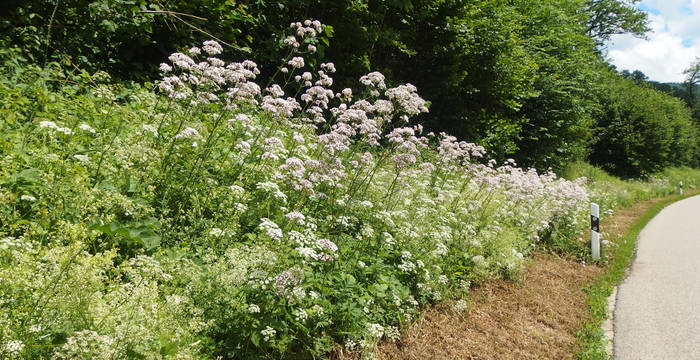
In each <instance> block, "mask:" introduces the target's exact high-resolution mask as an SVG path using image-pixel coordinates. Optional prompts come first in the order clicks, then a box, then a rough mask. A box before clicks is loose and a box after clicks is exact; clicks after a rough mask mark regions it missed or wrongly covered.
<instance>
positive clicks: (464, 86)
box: [0, 0, 700, 177]
mask: <svg viewBox="0 0 700 360" xmlns="http://www.w3.org/2000/svg"><path fill="white" fill-rule="evenodd" d="M637 2H638V1H637V0H632V1H629V0H536V1H533V0H479V1H473V0H382V1H379V0H286V1H281V0H243V1H234V0H197V1H190V0H170V1H151V0H64V1H60V0H26V1H25V0H23V1H19V0H9V1H5V2H4V3H3V4H2V5H0V14H2V15H0V33H1V34H3V35H2V37H3V40H2V41H3V43H4V44H5V46H6V47H7V46H19V47H22V48H23V49H25V50H26V51H25V56H26V57H27V59H28V61H32V62H35V63H38V64H44V63H46V62H47V61H55V60H65V59H70V62H71V63H72V64H73V65H75V66H76V67H79V68H81V69H85V70H87V71H91V72H92V71H95V70H98V69H102V70H107V71H109V72H111V73H112V74H114V75H115V76H118V77H119V78H121V79H124V80H137V81H144V80H147V79H153V78H155V73H156V72H157V64H158V63H159V62H161V61H163V60H164V59H165V57H166V56H167V55H168V54H169V53H170V52H172V51H174V50H178V49H183V48H185V47H187V46H189V45H191V44H195V43H199V42H201V40H204V39H208V38H216V39H218V40H220V41H222V42H225V43H227V44H228V46H226V56H228V57H229V58H232V59H242V58H250V59H253V60H255V61H256V62H257V63H258V64H259V65H260V68H261V70H262V72H263V74H262V76H270V75H271V74H272V73H273V72H274V71H275V70H276V69H277V67H278V66H279V63H280V61H281V59H280V55H279V54H281V50H282V48H283V47H282V42H283V40H284V32H285V31H286V30H287V29H288V27H289V23H290V22H292V21H297V20H299V19H319V20H321V21H322V22H323V23H324V24H329V25H332V27H333V29H332V31H327V32H326V33H324V35H323V36H322V37H320V38H319V41H318V44H317V50H318V52H319V54H320V56H321V57H322V58H324V59H327V60H329V61H332V62H334V63H335V65H336V68H337V69H338V73H337V74H336V76H335V81H336V85H337V86H338V87H339V88H342V87H345V86H347V85H350V84H354V83H355V82H356V79H358V78H359V77H360V76H361V75H363V74H365V73H367V72H369V71H380V72H382V73H384V74H385V75H386V76H387V78H388V81H389V82H390V83H400V82H410V83H412V84H414V85H416V86H417V87H418V89H419V92H420V94H421V96H423V97H424V98H426V99H427V100H429V101H430V103H431V104H430V113H429V114H426V115H424V116H423V117H422V118H421V119H419V121H421V122H422V123H423V125H425V126H426V127H427V128H428V129H430V130H433V131H446V132H449V133H452V134H454V135H456V136H458V137H459V138H461V139H465V140H470V141H475V142H478V143H480V144H482V145H484V146H485V147H486V148H487V150H488V151H489V153H490V155H491V156H492V157H493V158H496V159H499V160H505V159H507V158H514V159H516V160H517V161H518V163H519V164H521V165H524V166H534V167H536V168H538V169H541V170H545V169H547V168H550V167H551V168H553V169H555V170H556V169H560V168H561V167H562V166H563V165H564V164H566V163H568V162H570V161H572V160H578V159H588V160H589V161H591V162H593V163H594V164H597V165H600V166H602V167H603V168H605V169H606V170H609V171H611V172H613V173H615V174H617V175H621V176H625V177H639V176H645V175H648V174H650V173H653V172H655V171H657V170H659V169H662V168H664V167H666V166H669V165H691V166H696V165H698V164H699V163H700V152H699V150H698V119H697V118H696V119H695V120H693V118H692V116H691V110H690V109H689V107H688V106H687V105H688V104H690V102H688V101H680V100H678V99H676V98H674V97H672V96H670V95H667V94H666V93H665V92H663V91H657V90H655V89H654V88H653V87H651V86H649V85H647V84H641V83H639V81H635V79H634V78H633V77H629V76H622V75H620V74H618V73H617V72H616V71H615V69H614V68H613V67H612V66H610V65H609V64H608V63H606V62H605V60H604V58H603V56H602V55H601V52H600V48H601V46H602V45H603V44H604V42H605V41H606V40H608V39H609V38H610V36H612V35H614V34H619V33H632V34H636V35H643V34H644V33H645V32H646V31H648V26H647V19H646V15H645V14H644V13H643V12H641V11H639V10H637V9H636V8H635V7H634V4H635V3H637ZM330 37H332V38H333V40H332V41H328V40H329V38H330ZM73 65H71V66H73Z"/></svg>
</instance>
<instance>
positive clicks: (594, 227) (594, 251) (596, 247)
mask: <svg viewBox="0 0 700 360" xmlns="http://www.w3.org/2000/svg"><path fill="white" fill-rule="evenodd" d="M591 257H593V260H598V259H600V207H599V206H598V204H596V203H591Z"/></svg>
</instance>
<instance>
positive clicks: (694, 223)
mask: <svg viewBox="0 0 700 360" xmlns="http://www.w3.org/2000/svg"><path fill="white" fill-rule="evenodd" d="M614 328H615V335H614V352H615V359H619V360H628V359H635V360H640V359H650V360H651V359H653V360H665V359H669V360H684V359H689V360H691V359H693V360H694V359H700V196H695V197H692V198H688V199H685V200H682V201H679V202H677V203H674V204H672V205H670V206H668V207H667V208H665V209H664V210H662V211H661V212H660V213H659V214H658V215H657V216H656V217H655V218H654V219H652V220H651V221H650V222H649V224H647V226H646V227H645V228H644V229H643V230H642V232H641V234H640V237H639V242H638V250H637V257H636V259H635V260H634V263H633V264H632V269H631V272H630V275H629V277H628V278H627V279H626V280H625V281H624V282H623V283H622V285H620V287H619V290H618V293H617V303H616V305H615V315H614Z"/></svg>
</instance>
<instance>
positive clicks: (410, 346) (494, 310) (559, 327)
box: [336, 199, 662, 360]
mask: <svg viewBox="0 0 700 360" xmlns="http://www.w3.org/2000/svg"><path fill="white" fill-rule="evenodd" d="M660 200H662V199H654V200H650V201H644V202H640V203H637V204H636V205H634V206H633V207H631V208H627V209H624V210H621V211H619V212H617V213H616V214H615V215H614V216H613V217H612V218H611V219H609V220H608V221H606V222H605V223H603V224H602V226H603V229H604V231H606V233H607V234H606V235H607V236H606V238H608V239H612V240H613V241H614V240H615V239H616V238H618V237H619V236H620V235H622V234H625V233H626V231H627V230H628V229H629V228H630V227H631V226H632V224H633V223H634V221H635V220H636V219H637V217H638V216H640V215H641V214H644V213H645V212H646V210H647V209H649V208H650V207H652V206H653V205H654V204H655V203H657V202H658V201H660ZM603 271H604V269H603V268H601V267H599V266H595V265H584V264H581V263H580V262H578V261H575V260H573V259H567V258H562V257H559V256H556V255H551V254H544V253H536V254H535V255H534V258H533V260H532V261H530V262H529V264H528V265H527V266H526V268H525V271H524V272H523V276H522V279H521V280H520V281H515V282H514V281H509V280H491V281H487V282H485V283H483V284H481V285H479V286H477V287H476V288H475V289H473V290H472V292H471V303H470V304H469V308H468V310H466V311H464V312H456V311H454V310H453V309H452V303H449V302H446V303H441V304H438V305H436V306H435V307H433V308H432V309H429V310H428V311H427V312H426V313H425V314H424V316H423V318H422V319H421V321H419V322H417V323H416V324H414V325H413V326H411V327H410V328H409V329H407V331H406V332H405V334H404V335H403V336H402V337H401V339H400V340H398V341H396V342H390V341H384V342H382V343H381V344H380V345H379V349H378V354H377V355H378V358H379V359H406V360H418V359H421V360H422V359H483V360H487V359H498V360H506V359H538V360H539V359H570V358H572V357H573V356H574V354H575V353H576V350H577V345H578V340H577V338H576V332H577V331H578V330H580V329H581V328H582V326H583V324H584V323H585V322H586V321H587V320H588V319H589V314H588V307H587V305H586V303H585V299H586V295H585V294H584V292H583V290H582V289H583V287H584V286H585V285H586V284H587V283H588V282H590V281H591V280H592V279H593V278H594V277H596V276H597V275H599V274H601V273H602V272H603ZM338 350H340V349H338ZM340 352H341V353H342V350H341V351H340ZM336 355H339V353H336ZM358 355H359V354H357V353H355V354H350V355H349V356H346V357H345V358H358V357H359V356H358ZM340 357H343V356H340Z"/></svg>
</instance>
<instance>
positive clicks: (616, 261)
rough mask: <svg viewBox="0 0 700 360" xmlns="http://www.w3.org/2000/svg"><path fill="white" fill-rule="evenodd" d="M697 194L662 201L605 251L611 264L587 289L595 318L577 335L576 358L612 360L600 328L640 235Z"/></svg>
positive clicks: (588, 301)
mask: <svg viewBox="0 0 700 360" xmlns="http://www.w3.org/2000/svg"><path fill="white" fill-rule="evenodd" d="M697 194H698V192H697V191H694V192H692V193H689V194H686V195H683V196H680V195H675V196H670V197H667V198H662V199H659V202H657V203H656V204H654V205H652V207H651V208H649V209H648V210H647V211H646V212H645V213H644V214H642V215H641V216H640V217H638V218H637V220H636V221H635V222H634V224H633V225H632V226H631V227H630V228H629V229H628V230H627V232H626V233H625V234H624V235H622V236H620V237H619V238H617V239H616V240H615V242H616V243H617V244H618V246H617V247H614V248H608V249H606V250H608V251H611V252H612V253H611V254H610V255H611V256H609V259H610V262H609V264H608V265H607V267H606V268H607V271H606V272H605V273H603V274H602V275H601V276H599V277H598V278H596V279H595V280H594V281H593V282H592V283H591V284H589V285H588V286H587V287H586V288H585V289H584V291H585V292H586V295H587V299H586V302H587V303H588V310H589V313H590V315H591V318H592V319H591V320H590V321H589V322H588V323H586V325H585V326H584V328H583V329H582V330H581V331H580V332H579V333H578V338H579V341H580V342H581V347H580V349H581V352H580V353H579V354H578V356H577V358H578V359H581V360H600V359H611V357H610V356H609V355H608V353H607V351H606V340H605V338H604V336H603V335H604V334H603V330H602V328H601V325H602V323H603V322H604V321H605V320H606V318H607V310H606V309H607V304H608V297H609V296H610V295H611V294H612V291H613V288H614V287H615V286H617V285H619V284H620V283H621V282H622V280H624V279H625V276H626V271H627V269H628V268H629V266H630V265H631V263H632V260H634V257H635V253H636V248H637V246H636V245H637V238H638V237H639V233H640V232H641V231H642V229H643V228H644V227H645V226H646V225H647V223H649V221H651V219H653V218H654V217H655V216H656V215H657V214H658V213H659V212H661V210H663V209H664V208H665V207H666V206H668V205H670V204H672V203H675V202H677V201H680V200H683V199H687V198H689V197H692V196H695V195H697Z"/></svg>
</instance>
